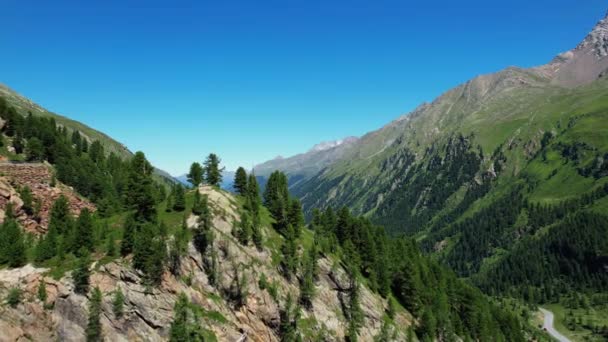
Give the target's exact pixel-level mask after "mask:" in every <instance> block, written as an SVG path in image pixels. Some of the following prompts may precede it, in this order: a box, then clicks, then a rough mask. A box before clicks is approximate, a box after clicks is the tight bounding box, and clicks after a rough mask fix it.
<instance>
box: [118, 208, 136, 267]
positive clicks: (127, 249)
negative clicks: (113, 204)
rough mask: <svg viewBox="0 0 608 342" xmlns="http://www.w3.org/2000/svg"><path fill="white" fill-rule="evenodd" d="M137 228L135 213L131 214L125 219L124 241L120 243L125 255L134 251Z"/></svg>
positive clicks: (121, 252)
mask: <svg viewBox="0 0 608 342" xmlns="http://www.w3.org/2000/svg"><path fill="white" fill-rule="evenodd" d="M136 230H137V223H136V222H135V215H133V214H129V215H128V216H127V218H126V219H125V223H124V229H123V235H122V241H121V243H120V254H121V255H122V256H123V257H124V256H127V255H129V254H131V253H132V252H133V245H134V243H135V232H136Z"/></svg>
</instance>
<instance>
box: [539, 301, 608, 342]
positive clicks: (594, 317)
mask: <svg viewBox="0 0 608 342" xmlns="http://www.w3.org/2000/svg"><path fill="white" fill-rule="evenodd" d="M543 306H544V307H545V308H546V309H548V310H550V311H551V312H553V314H554V315H555V321H554V324H555V328H556V329H557V330H558V331H559V332H560V333H561V334H562V335H565V336H566V337H568V338H569V339H570V340H572V341H590V335H591V332H590V331H589V330H588V329H586V328H583V327H580V326H579V327H578V328H577V329H576V330H574V331H572V330H569V329H568V328H567V327H566V325H565V324H564V321H565V318H566V315H567V313H568V312H569V311H570V309H567V308H565V307H564V306H563V305H562V304H547V305H543ZM572 313H573V314H574V316H575V317H581V319H582V322H583V323H586V322H591V323H595V324H597V325H599V326H600V327H602V326H606V325H608V308H599V309H598V308H590V309H588V310H587V309H573V310H572ZM591 341H600V340H597V339H595V340H593V339H591Z"/></svg>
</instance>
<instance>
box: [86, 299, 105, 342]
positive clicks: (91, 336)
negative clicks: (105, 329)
mask: <svg viewBox="0 0 608 342" xmlns="http://www.w3.org/2000/svg"><path fill="white" fill-rule="evenodd" d="M101 300H102V294H101V291H100V290H99V288H98V287H95V288H94V289H93V293H92V295H91V301H90V302H89V321H88V323H87V329H86V336H87V342H93V341H102V340H103V336H102V334H101V322H100V320H99V319H100V317H101Z"/></svg>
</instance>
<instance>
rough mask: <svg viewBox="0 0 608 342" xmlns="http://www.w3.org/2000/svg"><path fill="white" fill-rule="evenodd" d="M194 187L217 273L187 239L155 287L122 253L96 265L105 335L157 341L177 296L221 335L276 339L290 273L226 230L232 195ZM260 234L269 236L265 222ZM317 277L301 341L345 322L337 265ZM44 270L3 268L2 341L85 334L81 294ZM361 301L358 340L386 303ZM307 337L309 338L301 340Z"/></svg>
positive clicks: (335, 335)
mask: <svg viewBox="0 0 608 342" xmlns="http://www.w3.org/2000/svg"><path fill="white" fill-rule="evenodd" d="M199 191H200V192H201V193H203V194H205V195H207V196H208V198H209V201H210V204H211V207H212V209H213V211H214V213H215V216H214V220H213V226H214V230H215V236H216V238H215V243H214V245H213V250H214V252H215V253H216V255H217V275H218V280H217V281H216V282H215V284H214V285H212V284H211V283H210V281H209V278H208V275H207V273H206V272H205V267H206V266H205V265H206V262H208V261H207V260H204V259H203V258H202V257H201V254H200V253H199V252H198V251H197V250H196V249H195V248H194V246H193V245H192V243H190V245H189V246H188V251H187V253H186V255H185V256H184V257H183V258H182V259H181V265H180V270H179V275H177V276H176V275H173V274H171V273H169V272H165V274H164V275H163V279H162V283H161V284H160V286H158V287H156V288H150V287H146V286H144V285H143V281H142V275H141V274H140V273H139V272H138V271H135V270H133V269H132V267H131V266H130V262H129V260H128V259H116V260H113V261H110V262H108V263H106V264H103V265H102V264H93V266H92V267H91V268H92V275H91V287H95V286H97V287H99V289H100V290H101V291H102V293H103V300H102V315H101V324H102V331H103V336H104V338H105V340H108V341H164V340H167V339H168V336H169V331H170V326H171V322H172V320H173V307H174V304H175V302H176V300H177V296H178V295H179V294H180V293H184V294H186V295H187V297H188V298H189V299H190V301H191V302H192V303H193V304H195V305H196V306H198V307H199V308H200V309H201V312H202V313H203V315H202V318H201V321H200V324H201V325H202V326H203V327H205V329H208V330H210V331H212V332H213V333H214V334H215V336H216V337H217V339H218V341H259V342H262V341H264V342H266V341H279V340H280V338H279V336H278V328H279V324H280V310H281V308H282V307H283V306H284V304H285V297H286V295H287V293H291V294H292V295H293V296H294V298H297V296H298V294H299V287H298V282H297V279H294V280H293V281H291V282H290V281H287V280H285V278H284V277H282V276H281V274H280V273H279V270H278V267H277V266H276V263H273V257H272V251H271V249H268V248H264V249H262V250H258V249H256V248H255V247H254V246H243V245H242V244H240V243H238V242H237V240H235V239H234V238H233V236H232V235H231V230H232V227H233V224H234V222H235V221H238V220H239V218H240V217H239V213H238V208H237V204H236V201H235V199H234V198H232V196H231V195H229V194H227V193H224V192H218V191H216V190H213V189H211V188H209V187H201V188H200V189H199ZM187 222H188V225H189V227H190V228H194V227H195V226H196V225H197V222H198V220H197V218H196V217H195V216H190V217H189V218H188V220H187ZM264 231H265V234H266V236H267V237H269V234H275V233H274V232H273V231H271V230H270V229H268V227H266V228H265V230H264ZM318 266H319V277H318V281H317V282H316V284H315V285H316V296H315V299H314V301H313V305H312V308H311V309H310V310H302V320H305V321H306V322H307V323H306V327H303V328H302V330H303V335H304V337H305V340H310V339H311V338H312V337H310V336H313V335H316V334H318V333H319V332H324V336H325V340H328V341H342V340H344V335H345V331H346V327H347V322H346V321H345V319H344V314H343V313H342V306H343V304H342V303H343V301H344V300H345V296H347V293H346V291H347V290H348V288H349V283H348V279H347V276H346V273H345V271H344V269H343V268H342V266H341V265H340V264H339V263H337V262H336V261H333V260H331V259H330V258H321V259H320V260H319V262H318ZM47 272H48V270H47V269H43V268H35V267H33V266H31V265H27V266H25V267H22V268H18V269H8V270H1V271H0V298H5V296H6V295H7V293H8V291H9V289H10V288H14V287H19V288H20V289H21V290H22V291H23V293H24V299H23V301H22V304H19V305H18V306H17V307H15V308H11V307H10V306H7V305H5V306H1V307H0V332H1V333H0V342H3V341H24V340H34V341H48V340H61V341H84V340H85V335H84V332H85V328H86V325H87V317H88V303H89V298H88V297H87V296H83V295H79V294H76V293H75V292H74V287H73V281H72V279H71V276H70V274H66V275H65V276H63V277H62V278H61V279H59V280H55V279H52V278H51V277H50V276H49V275H48V274H47ZM262 274H263V275H264V277H265V278H266V279H267V282H268V283H270V284H274V286H276V289H277V295H276V296H275V297H274V298H273V296H272V295H271V293H270V291H268V290H267V289H261V288H260V285H259V279H260V278H261V277H262ZM42 279H44V281H45V283H46V288H47V293H48V299H47V300H46V303H42V302H41V301H40V300H39V299H38V298H37V291H38V286H39V283H40V281H41V280H42ZM237 279H240V281H242V286H243V287H244V288H243V289H242V290H243V291H244V293H246V298H245V301H244V303H243V305H242V306H240V307H238V306H236V305H235V303H233V302H232V301H231V300H230V298H231V293H233V291H234V284H235V281H236V280H237ZM117 289H120V290H121V292H122V293H123V294H124V297H125V300H124V314H123V315H122V317H120V318H119V317H116V316H115V315H114V313H113V311H112V299H113V293H114V292H115V291H116V290H117ZM360 298H361V300H360V303H361V304H360V305H361V309H362V311H363V314H364V324H363V327H362V328H361V330H360V340H361V341H372V340H373V337H374V336H376V335H377V334H378V333H379V331H380V329H381V326H382V322H383V315H384V312H385V309H386V307H387V303H386V300H384V299H382V298H381V297H380V296H378V295H377V294H375V293H373V292H371V291H370V290H369V289H367V288H366V287H364V286H361V297H360ZM395 320H396V323H397V324H396V326H397V327H399V328H398V329H397V330H396V333H397V335H396V336H397V339H396V340H399V341H401V340H404V332H403V329H402V328H404V327H407V326H409V325H410V324H411V316H409V315H408V314H407V313H405V312H400V313H398V315H397V316H396V318H395ZM306 336H309V337H308V338H307V337H306Z"/></svg>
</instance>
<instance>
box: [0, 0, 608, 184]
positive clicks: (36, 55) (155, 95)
mask: <svg viewBox="0 0 608 342" xmlns="http://www.w3.org/2000/svg"><path fill="white" fill-rule="evenodd" d="M93 2H95V3H96V4H91V3H93ZM607 9H608V5H607V4H606V2H605V0H602V1H599V0H585V1H572V0H567V1H566V0H552V1H544V0H543V1H530V0H526V1H521V0H516V1H487V0H461V1H451V0H445V1H438V0H436V1H429V0H426V1H381V0H369V1H358V0H346V1H331V0H321V1H316V0H305V1H299V0H281V1H262V0H259V1H258V0H250V1H233V0H221V1H217V0H216V1H191V2H186V1H150V0H146V1H143V0H142V1H114V0H106V1H82V0H78V1H60V0H58V1H46V0H44V1H42V0H41V1H29V0H2V9H1V11H2V29H1V30H0V53H1V54H0V82H2V83H5V84H6V85H8V86H10V87H12V88H13V89H15V90H17V91H18V92H20V93H21V94H23V95H25V96H26V97H29V98H31V99H33V100H34V101H36V102H37V103H39V104H41V105H42V106H44V107H46V108H48V109H49V110H51V111H54V112H57V113H60V114H63V115H66V116H68V117H70V118H73V119H76V120H79V121H81V122H84V123H86V124H88V125H90V126H92V127H94V128H96V129H98V130H101V131H103V132H105V133H107V134H109V135H110V136H112V137H114V138H115V139H117V140H119V141H121V142H123V143H125V144H126V145H127V146H128V147H129V148H130V149H131V150H133V151H136V150H143V151H144V152H146V155H147V156H148V159H150V160H151V161H152V162H153V163H154V164H155V165H156V166H158V167H160V168H162V169H165V170H167V171H169V172H171V173H172V174H174V175H179V174H182V173H185V172H186V171H187V169H188V167H189V165H190V163H191V162H192V161H194V160H202V159H203V158H204V156H205V155H207V154H208V153H209V152H216V153H218V154H219V155H220V156H221V157H222V159H223V161H224V164H225V165H226V166H227V168H228V169H235V168H236V167H237V166H239V165H243V166H246V167H248V168H249V167H251V166H252V165H253V164H255V163H259V162H263V161H265V160H268V159H271V158H274V157H275V156H277V155H283V156H289V155H293V154H295V153H298V152H303V151H306V150H308V149H309V148H310V147H312V145H314V144H316V143H318V142H320V141H324V140H334V139H339V138H342V137H345V136H350V135H362V134H364V133H365V132H368V131H370V130H374V129H377V128H379V127H381V126H383V125H384V124H386V123H388V122H389V121H391V120H392V119H394V118H396V117H398V116H399V115H401V114H404V113H407V112H408V111H410V110H411V109H413V108H415V107H416V106H417V105H418V104H419V103H421V102H423V101H431V100H433V98H435V97H436V96H438V95H440V94H441V93H442V92H444V91H446V90H448V89H449V88H451V87H453V86H456V85H457V84H459V83H461V82H463V81H466V80H467V79H470V78H472V77H474V76H475V75H478V74H483V73H488V72H494V71H497V70H500V69H502V68H504V67H506V66H509V65H518V66H525V67H526V66H534V65H538V64H544V63H546V62H547V61H549V60H550V59H551V58H552V57H553V56H554V55H555V54H557V53H558V52H561V51H565V50H568V49H571V48H573V47H574V46H575V45H576V44H577V43H578V42H579V41H580V40H581V39H582V38H583V37H584V36H585V35H586V34H587V32H588V31H589V30H590V29H591V28H592V27H593V25H594V24H595V23H596V22H597V21H598V20H599V19H601V18H603V16H604V14H605V12H606V10H607Z"/></svg>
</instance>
